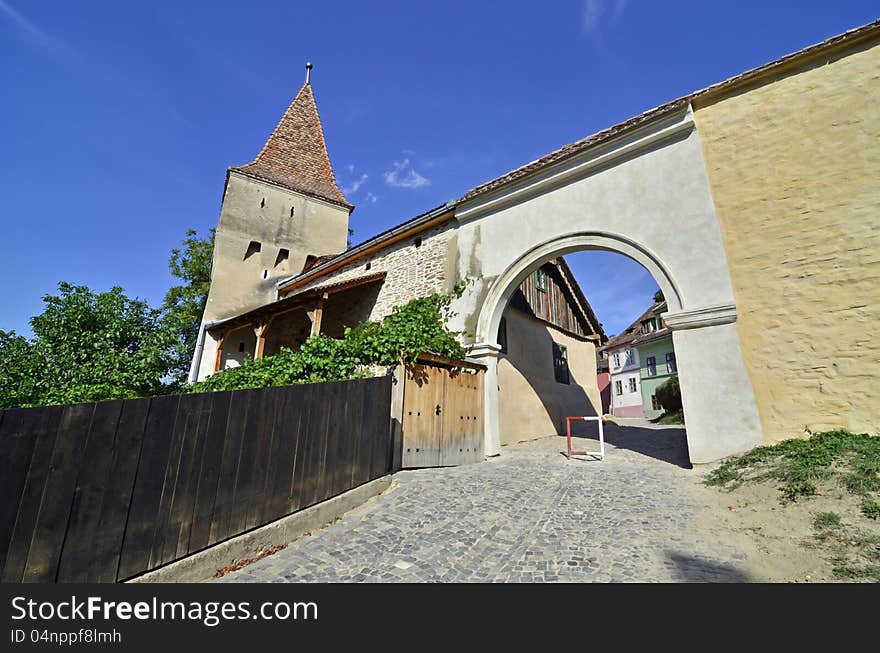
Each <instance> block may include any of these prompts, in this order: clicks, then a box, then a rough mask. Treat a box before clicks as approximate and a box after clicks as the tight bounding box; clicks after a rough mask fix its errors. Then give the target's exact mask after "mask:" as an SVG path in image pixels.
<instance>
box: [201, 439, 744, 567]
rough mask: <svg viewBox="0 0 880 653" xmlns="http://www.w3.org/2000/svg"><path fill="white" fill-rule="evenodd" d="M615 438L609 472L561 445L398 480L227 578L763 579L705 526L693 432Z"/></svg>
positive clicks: (536, 444)
mask: <svg viewBox="0 0 880 653" xmlns="http://www.w3.org/2000/svg"><path fill="white" fill-rule="evenodd" d="M606 440H607V442H608V443H609V445H608V454H607V457H606V459H605V460H604V461H601V462H600V461H596V460H593V461H579V460H572V461H569V460H567V459H566V458H565V457H564V456H562V455H560V451H561V450H564V449H565V439H564V438H559V437H551V438H544V439H541V440H536V441H532V442H527V443H523V444H519V445H515V446H511V447H505V448H504V449H503V453H502V455H501V456H498V457H496V458H492V459H489V460H487V461H485V462H482V463H478V464H475V465H467V466H464V467H455V468H446V469H424V470H412V471H403V472H399V473H397V474H395V476H394V484H393V485H392V488H391V489H389V490H388V491H386V492H385V493H384V494H382V495H380V496H379V497H377V498H375V499H372V500H371V501H369V502H368V503H367V504H365V505H364V506H362V507H360V508H358V509H357V510H355V511H352V512H351V513H349V514H347V515H346V516H345V517H344V518H343V519H341V520H340V521H338V522H336V523H335V524H333V525H331V526H329V527H326V528H323V529H321V530H319V531H317V532H315V533H313V534H311V535H309V536H306V537H303V538H301V539H299V540H297V541H296V542H293V543H291V544H290V545H289V546H288V547H287V548H285V549H283V550H282V551H280V552H278V553H276V554H274V555H271V556H268V557H266V558H263V559H262V560H259V561H257V562H255V563H253V564H250V565H248V566H246V567H244V568H243V569H241V570H239V571H237V572H233V573H231V574H229V575H228V576H225V577H224V578H222V579H219V582H399V581H403V582H426V581H427V582H555V581H562V582H615V581H625V582H626V581H636V582H689V581H696V582H718V581H733V582H744V581H748V580H753V579H752V578H750V577H749V575H748V573H747V572H746V570H745V564H746V559H747V556H746V554H745V553H744V552H743V550H742V549H741V548H738V547H737V545H736V544H735V543H734V540H732V539H729V538H725V537H724V536H723V535H721V534H719V532H718V531H717V530H715V529H714V528H712V522H711V519H710V520H706V519H704V516H705V513H706V512H707V507H708V506H709V505H711V501H710V498H709V496H708V493H709V492H711V490H709V489H708V488H705V487H703V486H701V485H700V484H699V473H698V472H696V471H693V470H691V469H687V468H686V461H687V457H686V449H685V446H686V445H685V444H684V433H683V431H682V430H681V429H671V428H665V429H660V428H637V427H635V426H629V427H616V426H614V425H611V424H609V425H608V426H607V427H606ZM585 442H586V445H585V444H584V443H585ZM597 444H598V443H596V442H587V441H581V442H580V443H579V444H578V446H579V447H580V448H583V446H588V447H591V448H593V449H595V448H596V445H597ZM758 580H760V579H758Z"/></svg>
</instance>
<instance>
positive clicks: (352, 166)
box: [345, 163, 354, 174]
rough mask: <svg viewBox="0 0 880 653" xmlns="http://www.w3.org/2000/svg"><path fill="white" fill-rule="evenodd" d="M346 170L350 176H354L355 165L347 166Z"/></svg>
mask: <svg viewBox="0 0 880 653" xmlns="http://www.w3.org/2000/svg"><path fill="white" fill-rule="evenodd" d="M345 169H346V170H348V173H349V174H353V173H354V164H353V163H349V164H348V165H347V166H345Z"/></svg>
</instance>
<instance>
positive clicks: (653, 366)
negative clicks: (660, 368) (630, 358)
mask: <svg viewBox="0 0 880 653" xmlns="http://www.w3.org/2000/svg"><path fill="white" fill-rule="evenodd" d="M645 363H646V364H647V366H648V376H657V358H656V357H655V356H648V360H647V361H645Z"/></svg>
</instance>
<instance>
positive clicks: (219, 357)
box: [214, 331, 229, 372]
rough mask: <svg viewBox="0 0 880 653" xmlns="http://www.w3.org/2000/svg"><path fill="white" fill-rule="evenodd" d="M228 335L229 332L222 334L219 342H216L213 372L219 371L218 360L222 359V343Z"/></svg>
mask: <svg viewBox="0 0 880 653" xmlns="http://www.w3.org/2000/svg"><path fill="white" fill-rule="evenodd" d="M228 335H229V331H226V332H225V333H223V335H221V336H220V340H218V341H217V356H216V357H215V358H214V371H215V372H219V371H220V359H221V358H223V341H224V340H226V336H228Z"/></svg>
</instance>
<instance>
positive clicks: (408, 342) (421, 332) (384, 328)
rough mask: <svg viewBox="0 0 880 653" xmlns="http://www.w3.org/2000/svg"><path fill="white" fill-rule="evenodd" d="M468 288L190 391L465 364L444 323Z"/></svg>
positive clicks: (258, 362)
mask: <svg viewBox="0 0 880 653" xmlns="http://www.w3.org/2000/svg"><path fill="white" fill-rule="evenodd" d="M467 283H468V282H467V281H462V282H460V283H459V284H456V286H455V288H453V291H452V293H451V294H449V295H444V294H433V295H430V296H428V297H421V298H419V299H414V300H412V301H411V302H409V303H408V304H406V305H404V306H398V307H395V308H394V310H393V311H392V312H391V314H390V315H388V316H387V317H385V319H383V320H382V321H381V322H364V323H363V324H360V325H358V326H356V327H354V328H346V329H345V335H344V337H343V338H341V339H335V338H330V337H328V336H325V335H318V336H312V337H311V338H309V339H308V340H306V341H305V343H303V345H302V347H301V348H300V349H299V351H293V350H292V349H289V348H286V347H282V348H281V350H280V351H279V352H278V353H277V354H275V355H274V356H265V357H263V358H261V359H259V360H253V359H251V360H248V361H246V362H245V363H244V364H243V365H241V366H240V367H235V368H231V369H228V370H224V371H223V372H219V373H217V374H215V375H213V376H211V377H209V378H207V379H205V380H204V381H201V382H199V383H196V384H194V385H193V386H192V387H191V391H192V392H213V391H219V390H240V389H245V388H263V387H267V386H278V385H292V384H296V383H320V382H324V381H345V380H348V379H353V378H358V377H363V376H366V375H367V371H366V370H367V368H369V367H371V366H389V365H394V364H395V363H401V362H404V363H405V362H413V361H415V359H416V357H417V356H418V355H419V354H422V353H425V352H430V353H434V354H439V355H441V356H447V357H449V358H463V357H464V356H465V349H464V347H462V345H461V344H460V343H459V341H458V337H459V336H460V335H462V334H461V333H460V332H456V331H450V330H449V329H448V328H447V327H446V322H447V320H448V319H449V318H450V317H452V315H453V313H452V311H451V309H450V306H451V303H452V300H453V298H454V297H461V295H462V293H463V292H464V289H465V288H466V286H467Z"/></svg>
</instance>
